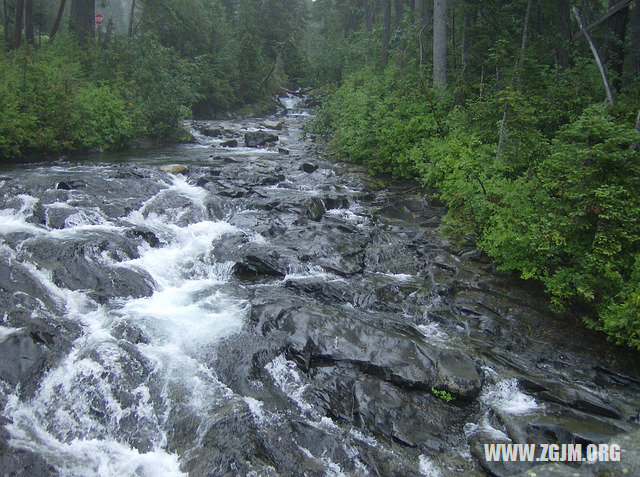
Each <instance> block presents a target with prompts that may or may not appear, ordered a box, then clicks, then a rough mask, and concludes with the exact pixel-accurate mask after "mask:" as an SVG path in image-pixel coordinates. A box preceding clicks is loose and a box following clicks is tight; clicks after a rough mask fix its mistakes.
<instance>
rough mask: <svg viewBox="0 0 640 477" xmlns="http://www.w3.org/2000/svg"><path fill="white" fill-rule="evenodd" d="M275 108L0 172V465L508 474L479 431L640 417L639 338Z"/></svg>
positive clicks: (67, 470)
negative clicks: (585, 309) (470, 246)
mask: <svg viewBox="0 0 640 477" xmlns="http://www.w3.org/2000/svg"><path fill="white" fill-rule="evenodd" d="M288 106H289V107H290V111H289V114H288V115H286V116H284V117H283V119H284V120H285V129H284V130H283V131H279V132H278V134H279V135H280V141H279V144H278V145H277V146H273V147H269V148H265V149H250V148H243V147H240V148H222V147H220V146H219V144H220V142H221V141H223V140H225V139H229V138H233V137H238V138H239V139H240V142H241V143H242V139H241V135H242V134H243V133H244V132H245V131H246V130H252V129H255V128H258V127H259V123H260V120H258V119H255V120H246V121H236V122H219V123H215V124H211V125H210V126H215V127H217V128H220V127H221V128H223V130H222V131H219V133H220V134H221V136H225V137H220V138H216V139H214V138H210V137H207V136H204V135H202V134H198V135H197V139H198V143H197V144H192V145H186V146H171V147H167V148H164V149H162V150H156V151H143V152H134V153H127V154H119V155H97V156H91V157H89V158H83V160H82V161H81V162H75V161H73V160H67V161H63V162H59V163H56V164H54V165H51V164H49V165H41V164H30V165H24V166H11V167H5V168H4V169H3V170H1V171H0V304H1V311H0V313H1V323H0V359H1V362H0V409H4V410H3V411H2V416H3V417H2V418H1V419H2V420H1V421H0V423H1V424H3V427H2V430H0V469H2V472H4V473H3V474H2V475H5V474H11V473H12V472H14V473H15V474H16V475H51V474H56V473H57V474H61V475H104V476H121V475H140V476H156V475H163V476H165V475H166V476H170V475H182V474H191V475H197V476H199V475H256V476H258V475H384V476H386V475H402V476H404V475H427V476H437V475H460V474H462V475H483V474H484V473H485V472H493V473H495V474H497V475H513V474H517V473H518V472H522V471H525V470H526V469H527V468H528V467H529V466H530V465H531V464H518V463H506V464H491V463H487V462H485V461H484V459H483V455H484V454H483V450H482V449H483V448H482V446H483V444H484V443H489V442H544V443H584V444H585V445H586V444H588V443H602V442H609V441H611V440H612V439H613V440H614V441H615V439H617V438H619V437H620V436H621V435H622V434H627V435H631V436H636V435H637V433H635V432H634V431H635V430H636V429H637V428H638V423H637V422H638V414H639V411H640V404H639V401H638V398H639V397H640V373H639V371H638V366H637V357H636V356H630V355H629V354H627V356H626V357H625V354H624V353H622V352H620V351H619V350H616V349H614V348H613V347H612V346H610V345H608V344H606V343H604V342H603V341H602V339H601V338H600V337H599V336H597V335H595V334H592V333H590V332H588V331H586V330H585V329H584V327H583V326H582V325H581V324H580V323H577V322H574V321H572V320H571V319H567V318H565V319H560V318H557V317H553V316H552V315H551V314H550V313H549V312H548V311H547V310H546V309H545V306H544V299H543V297H542V296H541V295H540V293H539V292H538V291H536V290H534V289H533V288H532V287H531V286H529V285H526V284H523V283H521V282H518V281H516V280H514V279H512V278H510V277H507V276H504V275H500V274H497V273H495V272H494V271H492V269H491V267H490V265H489V264H487V263H486V262H485V261H484V259H483V258H482V257H481V256H480V255H479V254H477V253H475V252H473V251H470V250H466V251H465V250H459V249H456V248H455V247H452V246H451V245H450V244H449V243H447V241H446V240H445V239H443V238H442V237H441V236H440V235H438V233H437V227H438V225H439V223H440V219H441V217H442V215H443V213H444V211H443V210H442V208H440V207H438V206H436V205H433V204H432V203H430V201H429V200H428V199H425V197H424V196H423V195H422V194H420V193H419V192H417V191H416V190H413V191H411V190H409V191H407V190H403V189H402V188H400V187H394V186H390V187H388V188H384V189H379V188H376V187H374V186H373V185H372V184H371V181H370V179H369V178H368V177H367V176H366V174H364V173H363V171H362V170H360V169H358V168H355V167H351V166H346V165H340V164H334V163H331V162H329V161H327V160H325V159H323V158H321V157H320V156H319V155H318V154H317V152H316V146H315V145H314V144H313V143H312V142H309V141H305V140H303V139H302V136H301V133H302V130H301V128H302V126H303V124H304V122H305V120H306V119H307V115H308V113H307V112H305V111H304V110H301V109H298V106H297V104H296V102H295V101H293V100H289V101H288ZM278 146H279V147H284V148H286V149H287V151H288V152H289V154H286V153H285V152H287V151H284V150H282V151H278ZM167 164H180V165H184V166H186V167H187V168H188V171H187V172H186V173H185V174H172V173H169V172H163V171H162V170H161V166H163V165H167ZM434 389H435V390H440V391H446V392H447V393H448V394H449V395H451V396H452V397H453V398H454V400H453V401H450V402H446V401H445V400H443V399H440V398H439V397H437V396H436V395H434V393H433V391H432V390H434ZM630 452H633V451H630ZM622 468H623V467H621V466H614V467H610V468H609V469H610V470H611V469H613V470H612V472H613V474H614V475H615V474H616V473H617V472H618V471H620V472H621V471H622V470H621V469H622ZM597 469H598V468H597V467H593V466H592V467H586V466H585V465H583V466H581V467H579V468H577V469H576V468H572V467H568V466H564V467H562V468H561V470H560V471H559V472H561V473H563V474H562V475H564V473H566V475H569V474H570V473H571V472H578V473H579V475H582V474H585V475H587V474H588V473H589V472H595V471H596V470H597ZM534 470H535V469H534ZM538 475H545V473H544V472H543V473H539V474H538Z"/></svg>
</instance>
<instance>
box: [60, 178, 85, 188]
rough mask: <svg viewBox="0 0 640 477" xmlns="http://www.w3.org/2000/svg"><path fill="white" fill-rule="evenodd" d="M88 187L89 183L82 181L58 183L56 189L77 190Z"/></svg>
mask: <svg viewBox="0 0 640 477" xmlns="http://www.w3.org/2000/svg"><path fill="white" fill-rule="evenodd" d="M86 187H87V183H86V182H84V181H81V180H67V181H60V182H56V189H58V190H77V189H84V188H86Z"/></svg>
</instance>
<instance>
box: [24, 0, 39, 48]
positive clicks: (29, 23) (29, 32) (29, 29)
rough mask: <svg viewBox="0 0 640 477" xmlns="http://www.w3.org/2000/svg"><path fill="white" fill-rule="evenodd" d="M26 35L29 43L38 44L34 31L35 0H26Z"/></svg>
mask: <svg viewBox="0 0 640 477" xmlns="http://www.w3.org/2000/svg"><path fill="white" fill-rule="evenodd" d="M24 36H25V38H26V40H27V42H28V43H30V44H31V45H35V44H36V37H35V35H34V33H33V0H26V1H25V4H24Z"/></svg>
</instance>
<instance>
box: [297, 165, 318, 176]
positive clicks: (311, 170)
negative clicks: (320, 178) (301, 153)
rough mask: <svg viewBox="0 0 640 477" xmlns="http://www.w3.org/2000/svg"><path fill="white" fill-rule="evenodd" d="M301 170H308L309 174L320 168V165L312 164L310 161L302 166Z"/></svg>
mask: <svg viewBox="0 0 640 477" xmlns="http://www.w3.org/2000/svg"><path fill="white" fill-rule="evenodd" d="M300 170H301V171H303V172H306V173H307V174H313V173H314V172H315V171H317V170H318V166H317V165H316V164H311V163H309V162H305V163H304V164H302V165H301V166H300Z"/></svg>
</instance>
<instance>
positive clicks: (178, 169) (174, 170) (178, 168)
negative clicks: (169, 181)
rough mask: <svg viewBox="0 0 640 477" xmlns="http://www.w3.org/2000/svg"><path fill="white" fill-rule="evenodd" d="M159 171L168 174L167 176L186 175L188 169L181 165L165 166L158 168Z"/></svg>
mask: <svg viewBox="0 0 640 477" xmlns="http://www.w3.org/2000/svg"><path fill="white" fill-rule="evenodd" d="M160 170H161V171H162V172H168V173H169V174H186V173H187V172H189V168H188V167H187V166H183V165H182V164H166V165H164V166H160Z"/></svg>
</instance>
